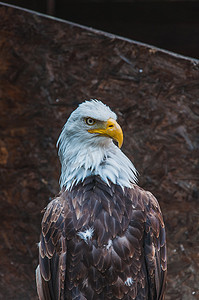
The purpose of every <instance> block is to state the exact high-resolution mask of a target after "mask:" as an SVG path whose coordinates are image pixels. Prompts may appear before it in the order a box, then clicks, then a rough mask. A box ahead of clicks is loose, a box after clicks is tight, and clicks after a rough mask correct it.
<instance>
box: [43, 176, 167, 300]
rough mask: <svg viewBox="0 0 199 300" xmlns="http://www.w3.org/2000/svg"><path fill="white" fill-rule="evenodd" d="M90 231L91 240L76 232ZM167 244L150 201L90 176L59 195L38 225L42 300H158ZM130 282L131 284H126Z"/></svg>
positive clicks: (153, 201)
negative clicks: (91, 233) (39, 232)
mask: <svg viewBox="0 0 199 300" xmlns="http://www.w3.org/2000/svg"><path fill="white" fill-rule="evenodd" d="M90 228H92V230H93V235H92V237H91V239H89V238H87V239H85V240H84V239H82V238H81V236H80V235H79V232H85V231H86V230H88V229H90ZM166 268H167V266H166V240H165V227H164V222H163V219H162V214H161V211H160V207H159V205H158V202H157V200H156V199H155V198H154V196H153V195H152V194H151V193H149V192H146V191H144V190H143V189H141V188H140V187H138V186H137V185H133V187H132V188H131V189H130V188H124V190H122V189H121V187H120V186H118V185H115V184H112V183H110V186H108V185H107V184H106V183H104V182H103V181H102V180H101V179H100V178H99V177H97V176H91V177H88V178H86V179H85V180H84V182H83V183H79V184H78V185H76V186H74V187H73V188H72V190H71V191H65V190H62V192H61V193H60V194H59V196H58V197H57V198H55V199H54V200H52V201H51V202H50V203H49V205H48V206H47V208H46V211H45V214H44V217H43V220H42V233H41V240H40V244H39V266H38V268H37V290H38V295H39V298H40V299H41V300H58V299H60V300H65V299H67V300H78V299H79V300H80V299H81V300H83V299H84V300H92V299H93V300H101V299H103V300H106V299H107V300H108V299H112V300H113V299H114V300H116V299H123V300H124V299H125V300H131V299H136V300H144V299H145V300H162V299H164V293H165V281H166ZM128 278H130V279H128Z"/></svg>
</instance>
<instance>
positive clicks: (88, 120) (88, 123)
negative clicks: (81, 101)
mask: <svg viewBox="0 0 199 300" xmlns="http://www.w3.org/2000/svg"><path fill="white" fill-rule="evenodd" d="M85 122H86V124H87V125H90V126H91V125H94V124H95V120H94V119H92V118H86V119H85Z"/></svg>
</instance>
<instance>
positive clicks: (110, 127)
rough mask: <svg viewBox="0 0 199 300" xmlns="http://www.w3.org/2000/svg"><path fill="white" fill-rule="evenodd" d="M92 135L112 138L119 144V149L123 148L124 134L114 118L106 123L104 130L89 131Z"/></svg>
mask: <svg viewBox="0 0 199 300" xmlns="http://www.w3.org/2000/svg"><path fill="white" fill-rule="evenodd" d="M88 132H90V133H98V134H99V135H103V136H107V137H110V138H112V139H113V140H115V141H116V142H117V143H118V147H119V148H121V147H122V143H123V132H122V128H121V127H120V125H119V124H118V123H117V122H116V121H115V120H114V119H112V118H110V119H108V121H107V122H104V126H103V128H102V127H101V128H95V129H89V130H88Z"/></svg>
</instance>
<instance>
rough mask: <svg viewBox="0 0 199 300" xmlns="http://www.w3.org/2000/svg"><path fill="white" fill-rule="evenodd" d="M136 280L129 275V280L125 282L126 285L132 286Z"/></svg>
mask: <svg viewBox="0 0 199 300" xmlns="http://www.w3.org/2000/svg"><path fill="white" fill-rule="evenodd" d="M133 282H134V280H133V279H132V277H128V278H127V280H126V281H125V282H124V284H125V285H127V286H131V285H132V284H133Z"/></svg>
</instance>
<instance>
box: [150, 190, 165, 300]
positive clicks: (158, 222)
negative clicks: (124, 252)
mask: <svg viewBox="0 0 199 300" xmlns="http://www.w3.org/2000/svg"><path fill="white" fill-rule="evenodd" d="M144 193H146V194H145V197H144V198H145V199H146V201H145V205H146V206H145V207H146V210H147V215H146V222H145V232H144V255H145V262H146V272H147V278H148V286H149V291H148V292H149V295H150V296H151V297H150V299H157V300H163V299H164V293H165V286H166V273H167V256H166V234H165V225H164V222H163V217H162V213H161V210H160V207H159V204H158V202H157V200H156V198H155V197H154V196H153V195H152V194H151V193H150V192H145V191H144Z"/></svg>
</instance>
